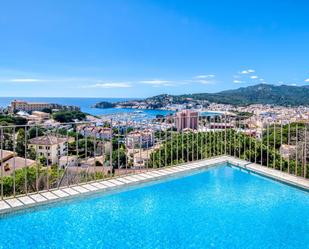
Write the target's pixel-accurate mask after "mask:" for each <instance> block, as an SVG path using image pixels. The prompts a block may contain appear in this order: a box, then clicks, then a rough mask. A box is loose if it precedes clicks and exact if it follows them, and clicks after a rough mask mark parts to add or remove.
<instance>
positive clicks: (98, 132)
mask: <svg viewBox="0 0 309 249" xmlns="http://www.w3.org/2000/svg"><path fill="white" fill-rule="evenodd" d="M77 131H78V132H79V134H81V135H83V136H86V137H96V138H98V139H107V140H109V139H111V138H112V136H113V132H112V129H111V128H110V127H100V126H94V125H86V126H79V127H78V128H77Z"/></svg>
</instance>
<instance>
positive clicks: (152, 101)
mask: <svg viewBox="0 0 309 249" xmlns="http://www.w3.org/2000/svg"><path fill="white" fill-rule="evenodd" d="M189 102H190V104H192V103H194V104H196V105H200V104H202V105H205V104H206V105H208V102H212V103H219V104H230V105H242V106H246V105H251V104H271V105H281V106H300V105H304V106H309V86H308V85H306V86H287V85H281V86H275V85H268V84H258V85H254V86H248V87H241V88H238V89H235V90H227V91H222V92H218V93H195V94H183V95H169V94H161V95H157V96H154V97H150V98H146V99H143V100H134V101H124V102H117V103H108V102H101V103H98V104H96V105H95V106H94V107H96V108H109V107H122V108H141V109H161V108H165V107H166V106H168V105H170V104H184V103H189ZM205 102H206V103H205Z"/></svg>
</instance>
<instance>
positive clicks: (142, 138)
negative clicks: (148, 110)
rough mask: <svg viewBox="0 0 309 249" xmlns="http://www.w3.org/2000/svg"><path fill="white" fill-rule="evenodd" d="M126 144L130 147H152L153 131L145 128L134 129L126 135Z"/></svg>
mask: <svg viewBox="0 0 309 249" xmlns="http://www.w3.org/2000/svg"><path fill="white" fill-rule="evenodd" d="M126 145H127V147H128V148H129V149H132V148H137V147H140V146H141V147H142V148H145V147H151V146H152V145H153V131H152V130H150V129H145V130H143V131H132V132H130V133H129V134H128V135H127V137H126Z"/></svg>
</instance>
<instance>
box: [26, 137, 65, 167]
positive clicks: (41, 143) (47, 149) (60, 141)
mask: <svg viewBox="0 0 309 249" xmlns="http://www.w3.org/2000/svg"><path fill="white" fill-rule="evenodd" d="M28 148H29V149H31V148H32V149H34V150H35V152H36V153H37V154H38V156H43V157H45V158H47V159H48V161H49V162H50V163H51V164H56V163H58V159H59V157H60V156H63V155H65V150H66V138H62V137H56V136H53V135H44V136H40V137H36V138H32V139H29V141H28Z"/></svg>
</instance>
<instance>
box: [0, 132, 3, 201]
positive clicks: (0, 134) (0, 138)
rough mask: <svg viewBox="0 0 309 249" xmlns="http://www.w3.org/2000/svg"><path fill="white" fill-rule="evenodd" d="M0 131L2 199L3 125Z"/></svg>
mask: <svg viewBox="0 0 309 249" xmlns="http://www.w3.org/2000/svg"><path fill="white" fill-rule="evenodd" d="M0 131H1V133H0V141H1V155H0V156H1V160H0V163H1V200H3V177H4V172H3V166H4V165H3V162H4V160H3V159H4V157H3V136H4V135H3V127H1V130H0Z"/></svg>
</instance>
